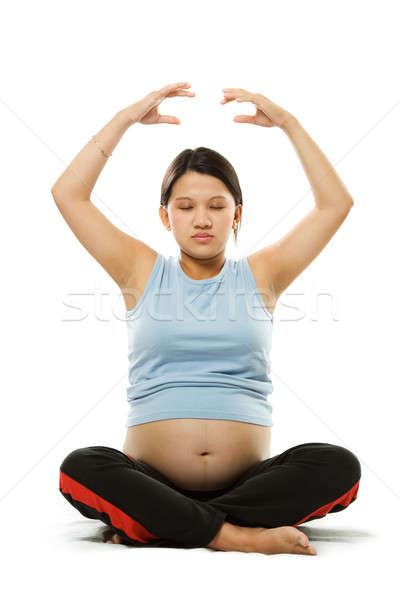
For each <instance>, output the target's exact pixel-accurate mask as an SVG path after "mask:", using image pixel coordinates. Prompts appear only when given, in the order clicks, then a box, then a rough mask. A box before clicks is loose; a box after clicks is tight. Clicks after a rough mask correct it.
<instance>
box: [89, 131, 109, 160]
mask: <svg viewBox="0 0 400 600" xmlns="http://www.w3.org/2000/svg"><path fill="white" fill-rule="evenodd" d="M92 140H93V141H94V143H95V144H97V145H98V147H99V149H100V150H101V152H102V153H103V154H104V156H106V157H107V158H110V156H112V152H111V154H107V153H106V152H104V150H103V148H102V147H101V146H100V144H99V142H98V141H97V140H95V138H94V135H93V136H92Z"/></svg>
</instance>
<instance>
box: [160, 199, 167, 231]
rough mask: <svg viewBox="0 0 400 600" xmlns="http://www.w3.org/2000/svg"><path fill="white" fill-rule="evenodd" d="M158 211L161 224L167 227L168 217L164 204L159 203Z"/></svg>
mask: <svg viewBox="0 0 400 600" xmlns="http://www.w3.org/2000/svg"><path fill="white" fill-rule="evenodd" d="M158 213H159V215H160V219H161V222H162V224H163V225H164V227H167V228H168V227H169V218H168V211H167V210H166V209H165V207H164V206H162V205H160V208H159V209H158Z"/></svg>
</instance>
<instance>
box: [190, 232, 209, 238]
mask: <svg viewBox="0 0 400 600" xmlns="http://www.w3.org/2000/svg"><path fill="white" fill-rule="evenodd" d="M192 237H194V238H209V237H213V236H212V235H211V234H210V233H198V234H196V235H193V236H192Z"/></svg>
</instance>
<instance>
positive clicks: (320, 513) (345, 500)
mask: <svg viewBox="0 0 400 600" xmlns="http://www.w3.org/2000/svg"><path fill="white" fill-rule="evenodd" d="M359 485H360V480H358V481H357V483H356V484H354V485H353V487H352V488H350V489H349V491H348V492H345V493H344V494H343V495H342V496H340V498H337V500H333V501H332V502H329V503H328V504H325V505H324V506H321V508H317V510H314V512H312V513H310V514H309V515H307V516H305V517H303V519H300V521H298V522H297V523H294V525H292V527H296V526H297V525H300V523H303V522H304V521H306V520H307V519H309V518H310V517H324V516H325V515H326V514H328V512H329V511H330V510H332V508H333V507H334V506H336V504H341V505H342V506H348V505H349V504H350V502H351V501H352V500H355V499H356V498H357V493H358V487H359Z"/></svg>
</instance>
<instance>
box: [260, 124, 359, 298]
mask: <svg viewBox="0 0 400 600" xmlns="http://www.w3.org/2000/svg"><path fill="white" fill-rule="evenodd" d="M281 129H282V130H283V131H285V133H286V134H287V136H288V137H289V139H290V141H291V142H292V144H293V146H294V148H295V150H296V153H297V155H298V157H299V159H300V161H301V164H302V166H303V168H304V171H305V173H306V175H307V178H308V180H309V182H310V185H311V188H312V191H313V194H314V199H315V206H314V208H312V209H311V211H310V212H308V213H307V214H306V215H305V217H303V218H302V219H301V220H300V221H299V222H298V223H297V224H296V225H295V226H294V227H293V228H292V229H291V230H290V231H288V233H286V235H284V236H283V237H282V238H281V239H279V240H278V241H276V242H274V243H272V244H271V245H269V246H266V247H265V248H263V249H261V250H259V251H258V252H256V253H254V255H253V261H255V262H256V264H257V265H258V269H264V270H265V281H266V282H267V281H271V282H272V288H273V291H274V294H275V297H276V298H277V297H278V296H279V295H280V294H281V293H282V292H283V291H284V290H285V289H286V288H287V287H288V286H289V285H290V284H291V283H292V281H293V280H294V279H296V278H297V277H298V276H299V275H300V273H301V272H302V271H304V269H305V268H306V267H307V266H308V265H309V264H310V263H311V262H312V261H313V260H314V259H315V258H316V257H317V256H318V254H319V253H320V252H321V250H322V249H323V248H324V247H325V246H326V245H327V243H328V242H329V240H330V239H331V238H332V237H333V235H334V234H335V233H336V231H337V230H338V229H339V227H340V225H341V224H342V223H343V221H344V220H345V219H346V217H347V215H348V214H349V211H350V209H351V207H352V206H353V204H354V202H353V199H352V197H351V195H350V193H349V192H348V190H347V188H346V187H345V185H344V184H343V182H342V181H341V179H340V178H339V176H338V175H337V173H336V172H335V170H334V168H333V166H332V165H331V164H330V162H329V161H328V159H327V158H326V157H325V155H324V154H323V152H322V151H321V150H320V148H319V147H318V146H317V144H316V143H315V142H314V140H313V139H312V138H311V137H310V136H309V134H308V133H307V132H306V131H305V129H304V128H303V127H302V126H301V124H300V123H299V121H298V120H297V119H296V118H295V117H293V116H289V117H288V118H287V120H286V121H285V123H284V124H283V125H282V127H281Z"/></svg>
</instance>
